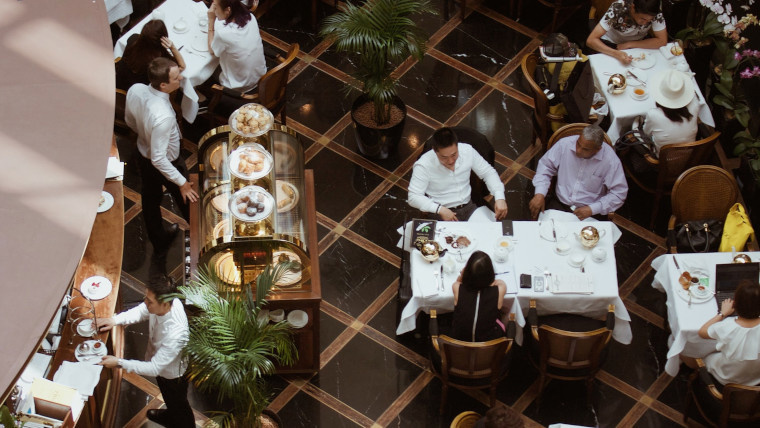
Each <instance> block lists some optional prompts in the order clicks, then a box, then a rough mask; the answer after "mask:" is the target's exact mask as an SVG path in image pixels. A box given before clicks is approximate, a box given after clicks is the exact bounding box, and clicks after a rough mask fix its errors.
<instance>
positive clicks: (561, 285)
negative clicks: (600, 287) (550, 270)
mask: <svg viewBox="0 0 760 428" xmlns="http://www.w3.org/2000/svg"><path fill="white" fill-rule="evenodd" d="M553 276H554V278H553V280H552V281H551V284H550V285H549V291H551V292H552V293H555V294H564V293H572V294H592V293H593V292H594V283H593V282H591V278H590V277H589V276H588V275H586V274H585V273H581V272H569V273H560V274H556V275H553Z"/></svg>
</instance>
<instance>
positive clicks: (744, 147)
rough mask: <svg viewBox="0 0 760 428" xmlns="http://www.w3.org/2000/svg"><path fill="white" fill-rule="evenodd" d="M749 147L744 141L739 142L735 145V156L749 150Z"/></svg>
mask: <svg viewBox="0 0 760 428" xmlns="http://www.w3.org/2000/svg"><path fill="white" fill-rule="evenodd" d="M747 149H748V147H747V145H746V144H744V143H739V144H737V145H735V146H734V156H741V155H742V154H743V153H744V152H745V151H747Z"/></svg>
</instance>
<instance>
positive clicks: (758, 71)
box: [752, 65, 760, 76]
mask: <svg viewBox="0 0 760 428" xmlns="http://www.w3.org/2000/svg"><path fill="white" fill-rule="evenodd" d="M752 75H753V76H760V65H756V66H754V67H752Z"/></svg>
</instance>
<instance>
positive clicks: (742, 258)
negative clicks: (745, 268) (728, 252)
mask: <svg viewBox="0 0 760 428" xmlns="http://www.w3.org/2000/svg"><path fill="white" fill-rule="evenodd" d="M751 262H752V259H751V258H750V257H749V256H748V255H746V254H744V253H741V254H737V255H736V256H734V263H751Z"/></svg>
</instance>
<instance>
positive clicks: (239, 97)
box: [206, 43, 299, 125]
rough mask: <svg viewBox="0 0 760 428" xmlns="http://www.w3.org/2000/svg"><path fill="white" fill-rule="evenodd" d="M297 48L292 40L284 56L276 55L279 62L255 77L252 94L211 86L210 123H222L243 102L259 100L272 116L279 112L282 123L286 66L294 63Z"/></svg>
mask: <svg viewBox="0 0 760 428" xmlns="http://www.w3.org/2000/svg"><path fill="white" fill-rule="evenodd" d="M298 50H299V49H298V43H293V44H292V45H291V46H290V50H289V51H288V52H287V54H286V56H285V58H282V57H278V58H277V60H278V61H279V62H280V64H278V65H277V66H275V67H273V68H271V69H270V70H269V71H267V72H266V74H264V75H263V76H261V78H259V83H258V85H257V86H256V89H255V90H256V93H255V94H251V93H244V92H240V91H234V90H232V89H228V88H225V87H223V86H222V85H218V84H215V85H213V86H212V87H211V89H212V92H213V96H212V98H211V101H209V104H208V111H207V112H206V114H207V115H208V117H209V119H210V120H211V122H212V123H213V124H217V125H224V124H226V123H227V122H228V120H229V115H230V114H231V113H232V111H233V110H235V109H236V108H238V107H240V106H241V105H243V104H246V103H259V104H261V105H263V106H264V107H266V108H267V109H269V111H271V112H272V114H273V115H275V116H276V115H277V114H278V113H279V115H280V122H282V124H283V125H285V121H286V116H285V115H286V112H285V101H286V96H285V93H286V89H287V85H288V77H289V74H290V68H291V67H293V64H294V63H295V59H296V56H297V55H298ZM224 107H226V109H225V108H224Z"/></svg>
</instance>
